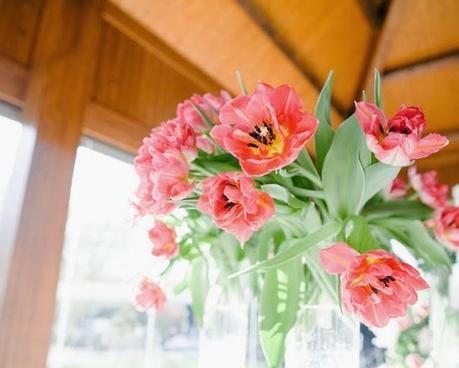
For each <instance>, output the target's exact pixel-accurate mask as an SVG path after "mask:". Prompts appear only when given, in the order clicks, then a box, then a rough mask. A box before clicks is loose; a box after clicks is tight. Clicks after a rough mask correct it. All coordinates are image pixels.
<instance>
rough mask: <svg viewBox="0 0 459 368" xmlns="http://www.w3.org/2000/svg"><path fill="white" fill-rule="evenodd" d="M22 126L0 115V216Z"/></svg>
mask: <svg viewBox="0 0 459 368" xmlns="http://www.w3.org/2000/svg"><path fill="white" fill-rule="evenodd" d="M21 133H22V124H21V123H18V122H17V121H14V120H11V119H8V118H6V117H4V116H1V115H0V172H1V175H0V214H1V213H2V209H3V203H4V201H5V198H6V193H7V190H8V185H9V182H10V179H11V174H12V173H13V168H14V164H15V161H16V156H17V152H18V148H19V142H20V140H21Z"/></svg>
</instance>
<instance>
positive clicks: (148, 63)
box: [0, 0, 459, 184]
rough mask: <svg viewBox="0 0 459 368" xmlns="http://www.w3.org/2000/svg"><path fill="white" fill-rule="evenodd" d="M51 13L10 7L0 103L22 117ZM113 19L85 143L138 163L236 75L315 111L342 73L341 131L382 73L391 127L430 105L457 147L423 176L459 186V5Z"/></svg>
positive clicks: (153, 9) (35, 2)
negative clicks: (410, 107)
mask: <svg viewBox="0 0 459 368" xmlns="http://www.w3.org/2000/svg"><path fill="white" fill-rule="evenodd" d="M46 1H48V2H49V1H52V0H0V98H1V99H3V100H5V101H8V102H10V103H12V104H14V105H16V106H19V107H21V106H23V104H24V98H25V95H26V90H27V88H28V80H29V78H30V74H31V73H32V72H33V69H34V65H33V60H34V54H35V53H36V51H35V49H34V45H35V42H36V34H37V30H38V28H39V27H40V20H41V12H42V9H43V7H44V3H45V2H46ZM69 1H74V2H75V6H78V5H77V4H78V1H76V0H69ZM101 17H102V19H103V25H102V32H101V37H100V38H101V41H100V46H99V52H98V60H97V68H96V77H95V79H94V84H93V91H92V94H91V96H92V97H91V99H90V102H89V103H88V105H87V108H86V113H85V118H84V128H83V129H84V133H85V134H88V135H90V136H93V137H96V138H98V139H100V140H102V141H105V142H108V143H110V144H113V145H115V146H118V147H121V148H123V149H125V150H128V151H131V152H133V151H134V150H135V147H136V146H137V145H138V144H139V143H140V140H141V138H142V136H143V135H145V134H147V132H148V130H149V129H150V128H151V127H152V126H154V125H157V124H158V123H160V122H161V121H162V120H165V119H167V118H170V117H173V116H174V111H175V106H176V104H177V103H178V102H179V101H181V100H183V99H184V98H186V97H188V96H190V95H191V94H193V93H195V92H196V93H202V92H203V91H212V92H217V91H218V90H219V89H221V88H225V89H227V90H229V91H230V92H237V90H238V85H237V82H236V79H235V71H236V70H240V71H241V72H242V74H243V75H244V77H245V79H246V82H247V84H248V86H249V87H253V86H254V84H255V82H256V81H257V80H263V81H266V82H269V83H273V84H279V83H289V84H291V85H293V86H294V87H295V88H296V89H297V91H298V92H299V93H300V94H301V96H302V97H303V99H304V102H305V106H306V108H307V109H309V110H312V109H313V108H314V104H315V100H316V98H317V94H318V90H319V89H320V86H321V84H322V83H323V82H324V80H325V78H326V76H327V74H328V71H329V70H330V69H333V70H334V71H335V87H334V95H333V105H334V122H335V123H337V122H338V121H339V117H340V116H344V115H346V114H348V113H350V112H352V108H353V101H354V100H355V99H357V98H358V96H359V95H360V94H361V91H362V89H364V88H365V89H367V90H368V91H371V87H370V81H371V79H372V73H373V69H374V68H375V67H377V68H379V69H380V70H381V71H382V73H383V90H384V98H385V105H386V110H387V113H388V115H391V114H393V113H394V112H395V111H396V110H397V109H398V108H399V106H400V105H401V104H417V105H420V106H422V107H423V109H424V110H425V113H426V116H427V119H428V129H429V130H430V131H439V132H442V133H444V134H447V135H448V137H449V138H450V141H451V144H450V145H449V146H448V147H447V148H446V149H445V150H443V152H441V153H439V154H437V155H434V156H432V157H431V158H429V159H426V160H423V161H420V162H419V165H420V166H421V167H422V168H423V169H430V168H434V167H438V168H439V169H440V175H441V178H442V179H443V180H445V181H447V182H449V183H450V184H452V183H457V182H459V97H458V96H459V26H458V22H457V19H458V18H459V2H458V1H457V0H423V1H419V0H392V1H391V2H388V1H382V0H372V1H371V0H368V1H366V0H341V1H336V0H322V1H314V0H288V1H283V0H193V1H189V0H174V1H170V0H155V1H151V0H136V1H130V0H109V1H106V2H105V5H104V6H103V11H102V13H101ZM75 42H78V40H75ZM69 57H71V55H69ZM69 88H71V86H69ZM369 94H370V95H371V93H369Z"/></svg>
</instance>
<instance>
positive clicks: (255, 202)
mask: <svg viewBox="0 0 459 368" xmlns="http://www.w3.org/2000/svg"><path fill="white" fill-rule="evenodd" d="M198 207H199V209H200V210H201V211H202V212H204V213H206V214H208V215H209V216H211V217H212V218H213V220H214V221H215V224H216V225H217V226H218V227H219V228H221V229H223V230H225V231H227V232H229V233H231V234H233V235H235V236H236V238H237V239H238V240H239V242H240V243H241V245H242V244H244V243H245V242H246V241H247V240H248V239H249V238H250V237H251V236H252V234H253V232H254V231H257V230H259V229H260V228H261V227H262V226H263V225H264V223H265V222H266V221H267V220H269V219H270V218H271V217H272V216H273V214H274V204H273V200H272V198H271V197H270V196H269V195H268V194H267V193H265V192H262V191H260V190H256V189H255V182H254V181H253V179H252V178H250V177H248V176H245V175H244V174H243V173H238V172H228V173H223V174H219V175H217V176H212V177H210V178H207V179H204V180H203V182H202V195H201V197H200V198H199V201H198Z"/></svg>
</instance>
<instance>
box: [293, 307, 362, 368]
mask: <svg viewBox="0 0 459 368" xmlns="http://www.w3.org/2000/svg"><path fill="white" fill-rule="evenodd" d="M359 351H360V332H359V323H358V322H357V321H355V320H354V319H352V318H351V317H350V316H349V315H343V314H342V313H341V311H340V310H339V308H338V307H336V306H332V305H314V306H304V307H303V308H302V309H301V310H300V312H299V314H298V318H297V321H296V324H295V326H293V328H292V329H291V330H290V332H289V334H288V336H287V341H286V350H285V368H336V367H346V368H358V367H359Z"/></svg>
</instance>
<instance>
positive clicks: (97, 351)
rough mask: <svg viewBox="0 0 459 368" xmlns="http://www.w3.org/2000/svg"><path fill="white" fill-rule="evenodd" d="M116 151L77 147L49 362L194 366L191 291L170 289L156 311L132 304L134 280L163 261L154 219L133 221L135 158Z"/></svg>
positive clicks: (53, 365) (63, 365) (79, 366)
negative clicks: (154, 239)
mask: <svg viewBox="0 0 459 368" xmlns="http://www.w3.org/2000/svg"><path fill="white" fill-rule="evenodd" d="M113 153H114V154H117V155H118V156H119V153H117V152H113ZM113 156H114V155H106V154H102V153H100V152H98V151H95V150H92V149H89V148H87V147H80V148H79V149H78V152H77V157H76V162H75V169H74V175H73V182H72V191H71V196H70V206H69V216H68V220H67V227H66V237H65V244H64V253H63V259H62V265H61V273H60V280H59V286H58V292H57V304H56V315H55V323H54V330H53V338H52V342H51V346H50V352H49V355H48V367H50V368H90V367H91V368H92V367H98V368H105V367H107V368H108V367H110V368H117V367H120V368H121V367H122V368H125V367H133V368H136V367H171V366H177V367H195V366H196V364H195V362H196V360H197V358H196V355H197V354H196V335H197V333H196V328H195V326H194V323H193V320H192V318H191V317H190V316H191V311H190V306H189V297H188V296H186V295H185V296H181V297H180V298H178V297H176V298H174V297H172V296H169V303H167V306H166V308H165V310H163V311H162V312H161V313H160V314H158V315H157V316H156V318H155V316H153V315H147V314H144V313H139V312H137V311H136V310H135V308H134V306H133V304H132V292H133V288H134V286H135V283H136V281H137V280H138V279H139V278H140V276H141V275H143V274H146V275H149V276H154V275H155V274H158V273H159V272H160V271H161V270H162V269H163V268H164V264H163V261H161V260H160V259H154V258H153V257H152V255H151V254H150V250H151V244H150V243H149V241H148V238H147V231H148V227H149V226H150V225H151V223H150V224H149V223H148V221H145V222H142V221H140V222H139V223H136V224H135V226H133V211H132V209H131V205H130V198H131V196H132V193H133V192H134V190H135V187H136V185H137V176H136V175H135V174H134V169H133V166H132V165H131V164H129V163H127V162H125V161H122V160H120V159H117V158H115V157H113ZM150 221H151V220H150ZM165 289H166V290H167V289H168V287H167V285H165Z"/></svg>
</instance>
